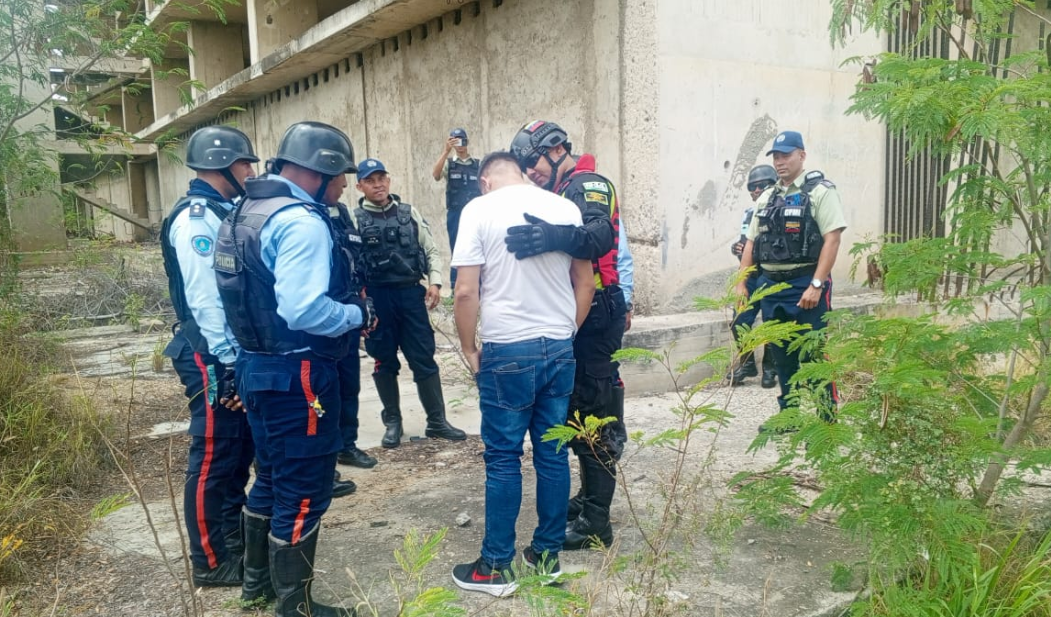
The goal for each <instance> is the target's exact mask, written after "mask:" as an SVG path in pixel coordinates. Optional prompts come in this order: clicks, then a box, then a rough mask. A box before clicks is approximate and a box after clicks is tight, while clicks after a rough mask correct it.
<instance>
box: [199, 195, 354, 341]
mask: <svg viewBox="0 0 1051 617" xmlns="http://www.w3.org/2000/svg"><path fill="white" fill-rule="evenodd" d="M245 191H246V193H247V196H246V197H245V199H244V200H242V202H241V203H240V204H239V205H238V206H237V208H236V209H235V210H234V211H233V213H232V214H231V215H230V216H229V217H228V218H227V219H226V220H225V221H223V225H222V227H221V228H220V229H219V238H218V240H217V242H216V249H215V274H216V280H217V282H218V283H219V295H220V297H222V300H223V310H224V311H225V312H226V321H227V323H228V324H229V325H230V329H231V330H232V331H233V333H234V336H235V337H237V342H238V343H239V344H240V345H241V348H242V349H244V350H245V351H251V352H256V353H265V354H287V353H291V352H293V351H295V350H297V349H305V348H308V347H309V348H310V349H311V350H312V351H313V352H314V353H316V354H318V355H320V356H324V357H326V358H332V359H334V360H339V359H341V358H343V357H344V356H346V355H347V353H349V352H350V338H349V336H347V335H343V336H339V337H329V336H317V335H313V334H308V333H306V332H303V331H300V330H291V329H289V327H288V322H286V321H285V320H284V319H283V318H282V317H281V316H280V315H278V313H277V296H276V295H275V293H274V282H275V278H274V274H273V273H272V272H271V271H270V270H269V269H268V268H267V267H266V265H265V264H264V263H263V258H262V246H260V239H259V234H260V231H261V230H262V229H263V226H264V225H266V222H267V221H268V220H270V218H271V217H272V216H274V214H276V213H277V212H280V211H281V210H284V209H285V208H288V207H293V206H303V207H305V208H313V209H315V210H316V209H317V208H318V207H317V206H316V205H314V204H310V203H306V202H304V201H303V200H301V199H298V198H296V197H294V196H293V195H292V191H291V189H290V187H289V186H288V185H287V184H285V183H284V182H282V181H280V180H272V179H269V178H260V179H251V180H248V181H246V182H245ZM321 214H323V216H322V217H321V218H322V220H324V221H325V226H326V227H327V228H328V231H329V234H330V236H331V238H332V256H331V261H332V271H331V275H330V276H329V287H328V292H327V294H326V295H327V296H328V297H330V298H332V299H333V300H335V301H336V302H346V301H347V300H348V299H350V298H351V297H352V294H351V289H350V284H349V281H350V264H349V263H348V262H347V255H346V253H345V252H344V250H343V244H342V242H341V241H340V239H339V237H338V236H337V234H336V231H335V228H334V227H333V225H332V222H331V220H330V218H329V216H328V213H327V212H322V213H321Z"/></svg>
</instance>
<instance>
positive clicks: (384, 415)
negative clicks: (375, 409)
mask: <svg viewBox="0 0 1051 617" xmlns="http://www.w3.org/2000/svg"><path fill="white" fill-rule="evenodd" d="M372 380H373V381H374V382H376V392H377V393H379V395H380V403H382V404H383V411H381V412H380V418H381V419H382V420H383V426H385V427H387V430H386V432H384V433H383V439H381V440H380V445H382V446H383V447H384V448H397V447H398V446H400V445H401V436H402V430H401V393H400V392H399V391H398V376H397V375H390V374H388V373H374V374H373V375H372Z"/></svg>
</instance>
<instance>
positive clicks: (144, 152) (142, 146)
mask: <svg viewBox="0 0 1051 617" xmlns="http://www.w3.org/2000/svg"><path fill="white" fill-rule="evenodd" d="M40 145H41V146H43V147H44V148H45V149H46V150H51V151H53V152H57V153H58V154H64V155H82V154H92V155H102V156H122V155H123V156H138V157H153V156H156V155H157V146H156V144H151V143H143V142H133V143H127V144H119V143H100V142H96V143H93V144H91V145H90V146H89V147H85V146H83V145H81V144H80V143H79V142H76V141H73V140H70V139H56V140H49V141H42V142H41V144H40Z"/></svg>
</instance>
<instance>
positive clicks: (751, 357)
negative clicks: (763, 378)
mask: <svg viewBox="0 0 1051 617" xmlns="http://www.w3.org/2000/svg"><path fill="white" fill-rule="evenodd" d="M758 374H759V369H757V368H756V367H755V354H748V355H747V356H746V357H745V358H743V359H741V363H740V364H739V365H738V366H737V368H736V369H735V370H734V371H733V373H731V374H730V385H731V386H739V385H741V384H742V383H744V380H745V378H747V377H755V376H756V375H758Z"/></svg>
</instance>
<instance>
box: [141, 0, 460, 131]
mask: <svg viewBox="0 0 1051 617" xmlns="http://www.w3.org/2000/svg"><path fill="white" fill-rule="evenodd" d="M447 12H449V4H448V0H361V1H360V2H357V3H355V4H352V5H351V6H348V7H347V8H345V9H343V10H342V11H339V12H338V13H336V14H335V15H333V16H332V17H330V18H328V19H326V20H324V21H322V22H321V23H320V24H318V25H316V26H314V27H313V28H310V29H309V30H307V31H306V32H305V33H304V34H303V35H302V36H300V37H299V38H297V39H295V40H293V41H291V42H289V43H288V44H286V45H284V46H282V47H280V48H278V49H277V50H275V51H274V52H273V53H271V54H270V55H268V56H266V57H265V58H263V59H262V60H261V61H259V62H255V63H254V64H252V66H250V67H248V68H247V69H245V70H243V71H241V72H240V73H237V74H236V75H234V76H233V77H231V78H229V79H227V80H225V81H224V82H222V83H221V84H219V85H218V86H216V87H214V88H212V89H211V90H209V91H208V92H206V93H204V94H202V95H200V96H198V97H196V98H195V99H194V101H193V103H192V104H190V105H184V106H182V107H180V108H179V109H177V110H175V111H174V112H172V113H169V114H167V115H165V116H162V117H159V118H158V119H157V121H156V122H154V123H153V124H152V125H150V126H148V127H146V128H145V129H143V130H141V131H139V132H138V133H137V135H136V136H137V137H138V138H139V139H143V140H152V139H156V138H157V137H158V136H159V135H161V134H163V133H165V132H166V131H169V130H173V131H175V132H176V133H179V132H184V131H187V130H189V129H191V128H193V127H194V126H196V125H198V124H200V123H202V122H206V121H208V120H211V119H213V118H215V117H216V116H217V115H218V114H219V113H220V112H221V111H222V110H223V109H226V108H228V107H232V106H236V105H241V104H243V103H248V102H250V101H253V100H255V99H257V98H259V97H261V96H263V95H264V94H266V93H268V92H272V91H273V90H276V89H277V88H280V87H282V86H285V85H287V84H289V83H291V82H293V81H295V80H297V79H300V78H302V77H304V76H306V75H310V74H312V73H315V72H317V71H319V70H321V69H323V68H325V67H328V66H331V65H333V64H335V63H337V62H339V61H341V60H343V59H344V58H347V57H349V56H351V55H353V54H355V53H357V52H359V51H362V50H364V49H366V48H368V47H370V46H372V45H374V44H376V43H378V42H380V41H381V40H384V39H387V38H390V37H393V36H395V35H397V34H398V33H401V32H404V31H405V30H408V29H409V28H412V27H413V26H417V25H420V24H422V23H426V22H427V21H428V20H430V19H434V18H436V17H438V16H440V15H443V14H445V13H447Z"/></svg>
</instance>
